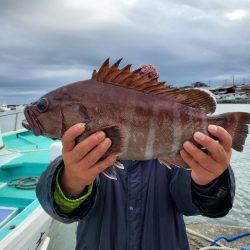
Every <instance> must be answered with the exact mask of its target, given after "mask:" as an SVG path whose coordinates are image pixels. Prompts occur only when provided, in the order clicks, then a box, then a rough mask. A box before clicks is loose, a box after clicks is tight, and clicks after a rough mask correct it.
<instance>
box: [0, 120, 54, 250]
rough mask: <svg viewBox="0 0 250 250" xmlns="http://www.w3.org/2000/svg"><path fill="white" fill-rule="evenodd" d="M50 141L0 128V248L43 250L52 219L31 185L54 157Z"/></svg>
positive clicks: (5, 249) (47, 239)
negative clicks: (50, 150)
mask: <svg viewBox="0 0 250 250" xmlns="http://www.w3.org/2000/svg"><path fill="white" fill-rule="evenodd" d="M0 116H1V115H0ZM52 143H54V141H52V140H50V139H48V138H45V137H42V136H38V137H37V136H34V135H33V134H32V133H31V132H30V131H27V130H24V129H21V130H17V131H10V132H7V133H3V134H2V135H1V130H0V249H1V250H23V249H24V250H26V249H29V250H33V249H34V250H35V249H43V250H44V249H47V246H48V244H49V238H48V237H47V234H48V231H49V228H50V225H51V222H52V218H51V217H50V216H49V215H47V214H46V213H45V212H44V210H43V209H42V207H41V206H40V204H39V202H38V200H37V197H36V194H35V186H36V183H37V181H38V178H39V176H40V175H41V173H42V172H43V171H44V170H45V169H46V168H47V166H48V164H49V162H50V161H51V160H52V159H53V158H54V157H56V155H53V154H52V155H50V152H49V149H50V147H51V145H52Z"/></svg>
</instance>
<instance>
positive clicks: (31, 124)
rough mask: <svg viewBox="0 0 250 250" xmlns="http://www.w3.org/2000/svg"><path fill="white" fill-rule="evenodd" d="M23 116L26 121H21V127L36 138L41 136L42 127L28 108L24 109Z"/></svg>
mask: <svg viewBox="0 0 250 250" xmlns="http://www.w3.org/2000/svg"><path fill="white" fill-rule="evenodd" d="M24 115H25V118H26V120H23V121H22V126H23V127H24V128H26V129H28V130H31V131H32V132H33V133H34V134H35V135H37V136H38V135H42V134H43V132H42V131H43V126H42V124H41V123H40V122H39V120H38V119H37V118H36V116H35V114H34V113H33V112H32V110H31V109H30V108H29V107H26V108H25V110H24Z"/></svg>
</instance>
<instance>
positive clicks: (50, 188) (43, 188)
mask: <svg viewBox="0 0 250 250" xmlns="http://www.w3.org/2000/svg"><path fill="white" fill-rule="evenodd" d="M62 166H63V160H62V157H61V156H60V157H58V158H56V159H55V160H54V161H53V162H52V163H51V164H50V165H49V166H48V168H47V169H46V170H45V172H44V173H43V174H42V175H41V177H40V179H39V182H38V184H37V187H36V195H37V198H38V200H39V202H40V204H41V206H42V207H43V209H44V210H45V211H46V212H47V213H48V214H49V215H50V216H51V217H53V218H54V219H56V220H58V221H60V222H63V223H72V222H75V221H78V220H80V219H83V218H84V217H85V216H87V214H88V212H89V211H90V210H91V208H92V207H93V206H94V203H95V200H96V194H97V189H98V188H97V187H98V182H99V180H98V178H97V179H96V180H95V182H94V183H93V189H92V192H91V195H90V196H88V197H87V198H86V199H85V200H84V202H82V203H81V204H80V206H78V207H77V208H76V209H74V210H73V211H72V212H71V213H63V212H62V211H61V209H60V208H59V207H58V206H57V205H56V202H55V199H54V192H55V187H56V185H55V182H56V173H57V170H58V169H59V168H61V167H62Z"/></svg>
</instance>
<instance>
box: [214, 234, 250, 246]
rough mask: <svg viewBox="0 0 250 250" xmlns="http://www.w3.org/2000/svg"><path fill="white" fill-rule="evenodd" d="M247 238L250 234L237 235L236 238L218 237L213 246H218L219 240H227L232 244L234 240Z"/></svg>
mask: <svg viewBox="0 0 250 250" xmlns="http://www.w3.org/2000/svg"><path fill="white" fill-rule="evenodd" d="M246 236H250V232H247V233H242V234H237V235H235V236H233V237H226V236H218V237H217V238H216V239H215V240H214V241H213V242H212V244H211V246H214V245H215V244H217V241H219V240H226V241H227V242H230V241H234V240H237V239H240V238H243V237H246Z"/></svg>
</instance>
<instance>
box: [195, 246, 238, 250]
mask: <svg viewBox="0 0 250 250" xmlns="http://www.w3.org/2000/svg"><path fill="white" fill-rule="evenodd" d="M214 249H215V250H239V249H238V248H230V247H216V246H208V247H202V248H200V249H199V250H214Z"/></svg>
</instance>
